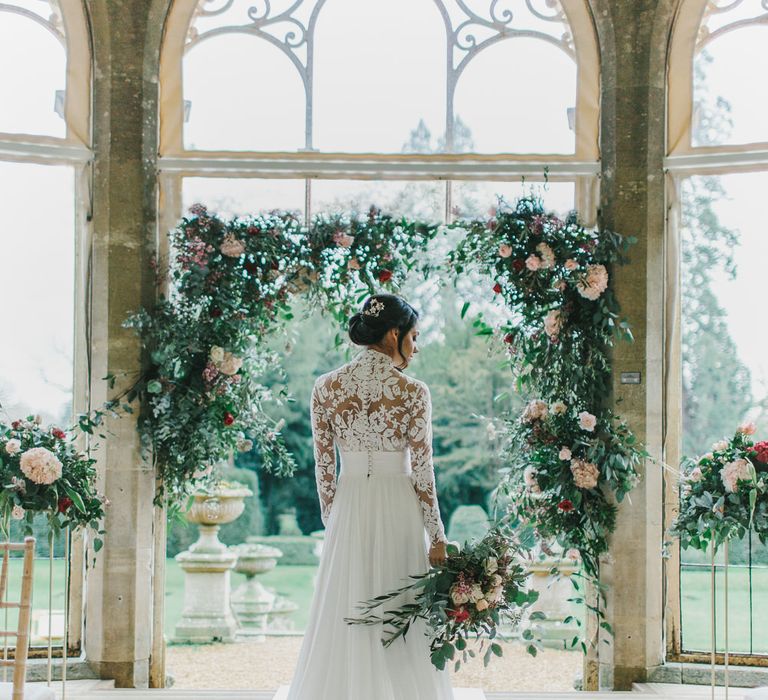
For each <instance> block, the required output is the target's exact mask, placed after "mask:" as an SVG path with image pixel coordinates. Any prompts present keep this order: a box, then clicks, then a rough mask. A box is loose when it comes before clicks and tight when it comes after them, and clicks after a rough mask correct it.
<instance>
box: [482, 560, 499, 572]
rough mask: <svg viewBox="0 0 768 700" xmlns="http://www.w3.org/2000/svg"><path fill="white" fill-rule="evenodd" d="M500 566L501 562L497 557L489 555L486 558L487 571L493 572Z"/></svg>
mask: <svg viewBox="0 0 768 700" xmlns="http://www.w3.org/2000/svg"><path fill="white" fill-rule="evenodd" d="M498 568H499V562H498V560H497V559H496V557H488V558H487V559H486V560H485V573H486V574H492V573H494V572H495V571H497V570H498Z"/></svg>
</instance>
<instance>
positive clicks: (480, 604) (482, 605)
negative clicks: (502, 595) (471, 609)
mask: <svg viewBox="0 0 768 700" xmlns="http://www.w3.org/2000/svg"><path fill="white" fill-rule="evenodd" d="M488 605H489V603H488V601H487V600H486V599H485V598H478V600H477V601H475V607H476V608H477V609H478V610H485V609H487V608H488Z"/></svg>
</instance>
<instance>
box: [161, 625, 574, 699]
mask: <svg viewBox="0 0 768 700" xmlns="http://www.w3.org/2000/svg"><path fill="white" fill-rule="evenodd" d="M301 640H302V637H300V636H296V637H268V638H267V641H266V642H242V643H239V644H234V645H233V644H213V645H206V646H199V645H197V646H169V647H168V650H167V656H166V671H167V673H168V674H169V675H170V676H172V677H173V680H174V685H173V687H174V688H176V689H194V688H227V689H232V690H236V689H247V688H256V689H260V690H274V689H276V688H279V687H280V686H283V685H288V684H289V683H290V681H291V676H292V674H293V669H294V667H295V665H296V659H297V657H298V653H299V646H300V645H301ZM502 646H503V649H504V654H503V656H502V657H501V658H500V659H498V658H494V660H493V661H492V662H491V663H490V664H489V665H488V667H487V668H484V667H483V662H482V659H480V658H475V659H471V660H470V661H469V663H467V664H466V665H462V667H461V668H460V669H459V671H458V672H457V673H456V672H452V684H453V686H454V687H456V688H483V689H484V690H486V691H493V692H502V691H504V692H508V691H517V692H523V691H531V692H542V691H549V692H552V691H559V692H567V691H570V690H573V687H574V686H573V683H574V680H575V679H576V678H577V676H579V675H580V672H581V663H582V656H581V653H579V652H566V651H557V650H550V649H546V650H544V651H542V652H540V653H539V656H538V657H537V658H533V657H532V656H530V655H529V654H527V653H525V649H524V648H523V647H522V645H520V644H519V643H515V642H511V643H508V644H505V643H502ZM542 671H544V672H542Z"/></svg>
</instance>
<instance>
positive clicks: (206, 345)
mask: <svg viewBox="0 0 768 700" xmlns="http://www.w3.org/2000/svg"><path fill="white" fill-rule="evenodd" d="M456 229H461V230H462V231H463V232H464V237H463V239H462V240H461V241H460V242H459V243H458V245H457V246H456V247H454V248H453V249H452V250H451V251H450V252H449V254H448V255H447V258H446V259H445V261H443V262H442V263H440V264H439V265H432V264H431V263H430V262H428V261H427V262H425V261H424V259H425V258H426V257H427V256H423V255H420V253H423V252H425V251H426V250H427V248H428V246H429V244H430V242H431V241H432V240H434V239H435V238H436V237H438V236H441V235H444V234H446V233H448V232H449V231H453V232H454V233H456ZM459 233H461V231H459ZM631 242H632V241H631V239H624V238H622V237H621V236H619V235H618V234H615V233H612V232H609V231H591V230H589V229H586V228H585V227H583V226H582V225H580V224H579V223H578V221H577V220H576V218H575V216H573V217H570V218H568V219H566V220H561V219H559V218H557V217H556V216H554V215H552V214H547V213H546V212H545V211H544V209H543V207H542V204H541V202H540V201H539V200H538V199H536V198H534V197H525V198H523V199H521V200H520V201H519V202H517V204H516V205H515V206H508V205H507V204H506V203H504V202H503V201H500V203H499V208H498V209H497V210H496V211H495V212H494V215H493V216H492V217H491V218H490V219H488V220H472V221H457V222H455V223H453V224H451V225H449V226H441V227H438V226H436V225H433V224H428V223H423V222H417V221H410V220H407V219H395V218H394V217H392V216H389V215H387V214H384V213H382V212H381V211H379V210H378V209H376V208H371V210H370V211H369V212H368V213H367V215H364V216H360V217H331V216H326V215H318V216H316V217H315V218H314V219H313V221H312V222H311V225H310V226H308V227H307V226H304V225H303V224H302V223H301V221H300V220H299V219H298V218H297V217H296V216H294V215H292V214H290V213H273V214H269V215H264V216H256V217H246V218H235V219H233V220H231V221H224V220H222V219H221V218H219V217H218V216H216V215H215V214H212V213H210V212H209V211H208V210H207V209H206V208H205V207H204V206H202V205H195V206H194V207H193V208H192V209H191V210H190V216H188V217H186V218H184V219H183V220H182V221H181V223H180V224H179V225H178V227H177V228H176V229H175V230H174V231H173V232H172V235H171V250H172V251H173V254H172V259H171V260H170V261H169V265H168V269H169V271H170V287H171V289H172V292H171V294H170V296H169V297H168V298H163V299H161V300H160V301H159V302H158V304H157V305H156V306H155V307H154V308H153V309H152V310H149V311H147V310H143V311H140V312H139V313H137V314H135V315H134V316H132V317H131V318H130V319H128V321H127V322H126V324H127V325H128V326H130V327H133V328H135V329H136V331H137V332H138V333H140V334H141V338H142V343H143V345H144V347H145V349H146V351H147V353H148V357H149V359H150V362H149V367H148V370H147V372H146V373H145V374H144V375H142V376H141V377H140V379H139V380H138V381H137V382H136V383H135V384H134V385H133V386H132V387H131V388H130V389H129V390H128V392H127V398H128V400H129V401H130V400H132V399H134V398H139V399H140V400H141V402H142V406H143V413H142V415H141V417H140V423H139V427H140V430H141V433H142V435H143V437H144V441H145V444H146V446H147V448H151V449H152V454H153V456H154V459H155V462H156V465H157V468H158V474H159V476H160V477H161V479H162V483H163V485H164V489H165V493H166V495H167V496H168V497H169V498H171V499H177V498H178V497H180V496H183V495H185V494H187V493H189V491H190V490H191V489H193V488H196V487H197V486H199V484H200V483H201V480H203V479H205V478H206V477H207V474H208V473H209V472H210V470H211V469H212V468H213V465H215V464H216V463H217V462H219V461H221V460H224V459H226V458H227V457H228V456H229V455H230V454H231V452H232V451H233V450H234V449H243V450H249V449H251V448H252V447H253V445H254V443H255V445H256V447H257V448H258V450H259V452H260V453H261V456H262V460H263V464H264V466H265V468H266V469H269V470H272V471H273V472H275V473H277V474H281V475H290V474H291V473H292V472H293V470H294V468H295V463H294V461H293V458H292V456H291V455H290V453H289V452H288V451H287V449H286V448H285V444H284V442H283V440H282V437H281V434H280V428H281V426H280V425H279V424H277V425H276V424H274V422H273V421H272V420H271V419H270V418H269V417H268V415H267V413H266V411H265V410H264V408H265V404H266V402H268V401H271V400H278V401H282V400H286V398H287V397H285V396H277V397H275V396H272V395H271V394H270V391H269V389H268V388H267V387H265V386H263V385H262V384H260V383H259V382H258V377H259V376H261V375H262V374H263V372H264V370H266V369H267V368H270V369H273V370H274V369H275V368H278V369H279V368H280V358H279V357H278V356H277V355H276V354H272V353H269V352H268V351H266V350H265V347H266V344H265V342H264V341H265V339H266V338H267V336H268V335H270V334H272V333H275V332H278V331H279V329H280V328H282V327H283V326H284V324H285V323H286V322H287V321H289V320H290V319H291V318H292V317H293V314H292V311H291V306H290V298H291V296H292V295H295V294H301V295H303V296H305V297H306V298H307V299H308V300H309V302H310V306H311V307H319V308H321V309H324V310H326V311H328V312H330V314H331V315H332V316H333V317H334V319H335V320H336V321H337V322H338V323H339V324H340V326H342V325H343V324H344V323H345V322H346V319H347V318H348V317H349V315H350V314H351V313H352V312H353V311H355V310H356V309H357V306H358V305H359V302H360V301H361V300H362V299H363V298H364V297H365V296H367V295H368V294H370V293H375V292H376V291H378V290H381V289H384V290H397V289H398V288H399V287H400V285H401V284H402V283H403V282H404V281H405V279H406V277H408V276H409V275H411V274H413V273H416V274H420V275H423V276H424V277H425V278H426V277H428V276H429V275H431V274H432V273H433V272H439V273H440V274H442V275H448V276H449V277H451V276H452V277H453V278H454V280H458V278H459V277H460V276H461V275H462V274H463V273H464V272H465V270H466V269H468V268H470V267H474V268H476V269H477V270H479V271H480V272H481V273H484V274H489V273H490V275H491V279H492V281H493V285H492V289H493V291H494V292H495V293H496V294H498V295H499V296H500V298H501V299H503V300H504V303H505V305H506V306H507V307H508V309H509V311H510V318H509V321H508V322H507V323H506V324H505V325H503V326H502V327H500V328H494V327H491V326H489V325H488V324H487V323H486V322H485V321H484V320H483V318H482V314H480V315H478V317H477V318H476V319H475V320H474V325H475V327H476V328H477V329H478V330H477V332H478V333H479V334H482V335H489V336H494V337H496V338H500V339H503V342H504V343H505V344H506V347H507V348H508V351H509V352H508V360H509V362H510V365H511V367H512V368H513V369H514V371H515V373H516V376H517V389H518V390H519V391H521V392H524V393H525V394H526V395H528V396H530V397H531V403H530V404H529V405H528V407H527V408H526V412H525V414H524V415H523V416H522V417H521V418H518V417H515V418H510V419H509V420H508V421H507V426H506V427H507V434H508V437H509V440H508V441H507V442H508V447H507V448H506V451H505V455H506V457H507V468H506V469H505V473H504V475H503V479H502V483H501V485H500V487H499V493H500V494H504V495H506V496H509V497H511V498H510V501H511V505H510V508H511V509H513V510H515V509H516V510H517V511H518V513H519V516H520V517H521V519H522V520H524V521H525V522H528V523H530V524H531V525H532V526H533V527H534V528H535V529H536V530H537V531H538V533H539V534H540V535H541V536H542V537H544V538H552V537H555V538H557V539H558V540H559V541H560V542H561V543H562V544H563V545H564V546H567V547H574V548H577V549H578V550H579V551H580V552H581V554H582V556H583V558H584V562H585V566H586V568H587V570H588V571H589V572H593V573H594V572H596V566H597V557H598V556H599V555H600V554H601V553H602V552H604V551H605V550H606V548H607V537H608V535H609V533H610V532H611V531H612V530H613V527H614V522H615V511H616V507H615V505H614V501H620V500H621V499H622V498H623V496H624V495H625V494H626V493H627V492H628V491H629V490H630V489H631V488H632V487H633V486H634V484H635V483H636V480H637V472H636V469H635V467H636V465H637V464H638V462H639V460H640V459H641V457H642V456H643V454H644V453H643V451H642V450H641V449H640V447H639V446H638V445H637V443H636V441H635V438H634V436H633V435H632V433H631V431H630V430H629V429H628V427H627V426H626V424H624V423H623V422H622V421H620V420H619V419H618V418H616V417H615V416H614V415H613V414H612V413H611V411H610V409H609V408H608V407H607V405H606V404H607V398H608V396H609V392H610V372H611V364H610V358H609V350H610V347H611V344H612V342H613V338H614V337H615V335H616V334H617V333H620V334H622V335H624V336H625V337H629V338H631V335H630V333H629V328H628V326H627V324H626V323H625V322H623V321H621V320H620V319H619V308H618V304H617V302H616V299H615V297H614V296H613V294H612V292H611V289H610V284H609V280H610V266H611V265H613V264H617V263H623V262H624V254H625V252H626V249H627V247H628V246H629V245H630V244H631ZM489 291H490V290H489ZM467 306H468V305H466V304H465V306H464V308H463V309H462V316H464V314H465V313H466V311H467ZM337 341H338V342H341V335H337ZM566 449H567V450H568V451H569V452H568V453H566V452H564V450H566ZM566 454H568V455H569V456H568V459H565V457H564V456H565V455H566Z"/></svg>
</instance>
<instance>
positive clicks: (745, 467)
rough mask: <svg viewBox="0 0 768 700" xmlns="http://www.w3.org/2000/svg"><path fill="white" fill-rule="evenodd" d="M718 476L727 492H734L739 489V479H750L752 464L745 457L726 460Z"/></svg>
mask: <svg viewBox="0 0 768 700" xmlns="http://www.w3.org/2000/svg"><path fill="white" fill-rule="evenodd" d="M720 478H721V479H722V481H723V486H725V490H726V491H727V492H728V493H736V491H738V490H739V481H752V465H751V464H750V463H749V462H748V461H747V460H746V459H737V460H734V461H733V462H728V464H726V465H725V466H724V467H723V468H722V469H721V470H720Z"/></svg>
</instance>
